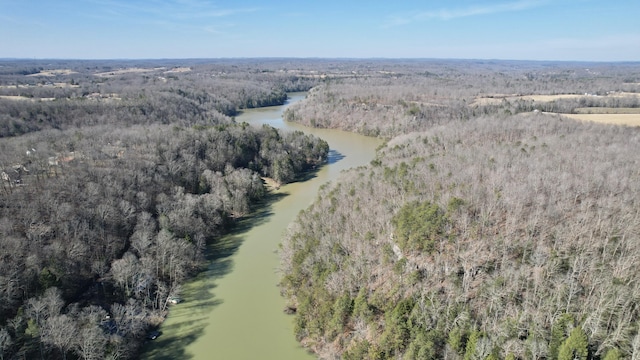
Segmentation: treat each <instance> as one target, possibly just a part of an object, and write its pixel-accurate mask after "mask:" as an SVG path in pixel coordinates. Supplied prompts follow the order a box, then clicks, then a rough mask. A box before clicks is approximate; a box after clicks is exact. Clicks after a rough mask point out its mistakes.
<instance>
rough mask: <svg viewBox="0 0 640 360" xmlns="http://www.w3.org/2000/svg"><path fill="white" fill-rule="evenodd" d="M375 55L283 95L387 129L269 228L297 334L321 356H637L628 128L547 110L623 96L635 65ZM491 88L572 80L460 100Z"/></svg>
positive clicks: (637, 233) (310, 118)
mask: <svg viewBox="0 0 640 360" xmlns="http://www.w3.org/2000/svg"><path fill="white" fill-rule="evenodd" d="M379 70H380V71H378V72H377V73H373V72H372V73H369V76H363V75H360V74H358V75H355V76H351V77H343V78H336V77H334V78H331V79H328V80H327V81H326V82H324V83H323V84H321V85H319V86H318V87H316V88H314V89H313V90H312V91H311V92H310V94H309V97H308V98H307V99H306V100H304V101H302V102H300V103H297V104H295V105H294V106H292V107H290V108H289V109H288V110H287V114H286V116H287V119H289V120H293V121H299V122H302V123H305V124H308V125H311V126H318V127H333V128H343V129H347V130H351V131H358V132H361V133H365V134H373V135H377V136H382V137H385V138H386V139H388V142H387V143H386V145H385V146H384V147H382V148H381V149H380V150H379V151H378V153H377V157H376V159H375V160H374V161H372V162H371V164H370V165H369V166H366V167H361V168H357V169H352V170H350V171H348V172H346V173H345V174H343V176H342V178H341V179H340V180H339V181H337V182H335V183H332V184H328V185H326V186H325V187H324V188H323V189H322V190H321V193H320V194H319V195H318V198H317V200H316V201H315V203H314V204H313V205H312V206H311V207H310V208H308V209H307V210H305V211H303V212H302V213H301V214H300V215H299V217H298V219H297V220H296V221H295V223H294V224H292V225H291V226H290V229H289V231H288V233H287V234H286V236H285V238H284V240H283V244H282V249H281V254H282V272H283V277H282V291H283V294H284V295H285V297H286V298H287V299H288V301H289V304H288V311H290V312H293V313H295V315H294V316H295V333H296V336H297V338H298V339H299V340H300V341H301V342H302V344H303V345H305V346H307V347H308V348H309V349H311V350H313V351H314V352H315V353H316V354H318V356H319V357H321V358H324V359H337V358H344V359H465V360H467V359H608V360H611V359H623V358H633V359H636V358H640V309H639V308H638V303H640V283H639V281H640V273H638V269H639V265H640V260H639V259H640V247H639V246H640V238H639V237H640V216H639V215H640V213H639V212H638V209H639V208H640V207H639V206H640V170H639V169H640V166H639V165H640V164H639V160H638V159H639V158H638V154H639V153H640V130H639V129H638V128H633V127H624V126H614V125H603V124H595V123H583V122H577V121H573V120H569V119H567V118H564V117H562V116H561V115H558V114H550V113H547V112H550V111H553V112H564V113H571V112H572V111H574V110H575V109H576V108H577V107H590V106H591V107H604V106H606V107H625V108H637V107H638V94H637V93H638V92H640V65H639V64H577V63H561V64H546V63H511V62H471V61H469V62H455V61H452V62H450V63H447V64H441V63H439V62H437V61H425V62H424V63H422V64H417V63H411V62H410V63H408V64H405V67H404V68H403V67H399V66H398V67H395V68H390V67H389V68H385V67H384V66H381V67H380V69H379ZM620 92H627V93H632V94H631V95H630V96H626V97H617V96H607V95H609V94H612V93H616V94H617V93H620ZM634 93H635V94H634ZM502 94H518V95H530V94H540V95H542V94H587V95H586V96H585V97H584V98H581V99H558V100H554V101H549V102H540V101H538V102H536V101H533V100H518V101H515V102H514V101H507V100H504V101H499V102H498V103H497V104H496V103H492V104H487V105H484V104H482V103H478V102H476V101H475V100H476V99H477V98H478V97H494V96H496V97H500V96H502Z"/></svg>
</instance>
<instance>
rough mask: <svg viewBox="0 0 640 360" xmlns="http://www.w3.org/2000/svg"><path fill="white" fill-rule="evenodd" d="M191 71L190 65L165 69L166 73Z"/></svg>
mask: <svg viewBox="0 0 640 360" xmlns="http://www.w3.org/2000/svg"><path fill="white" fill-rule="evenodd" d="M189 71H191V68H190V67H176V68H173V69H171V70H167V71H165V74H170V73H184V72H189Z"/></svg>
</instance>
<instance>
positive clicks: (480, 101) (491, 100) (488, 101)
mask: <svg viewBox="0 0 640 360" xmlns="http://www.w3.org/2000/svg"><path fill="white" fill-rule="evenodd" d="M633 96H637V97H640V94H638V93H631V92H612V93H610V94H608V95H605V96H600V95H584V94H557V95H504V94H496V95H487V96H479V97H477V98H476V99H475V100H474V101H473V103H472V105H478V106H486V105H499V104H500V103H501V102H502V101H504V100H507V101H516V100H526V101H537V102H551V101H556V100H563V99H582V98H593V97H616V98H621V97H633Z"/></svg>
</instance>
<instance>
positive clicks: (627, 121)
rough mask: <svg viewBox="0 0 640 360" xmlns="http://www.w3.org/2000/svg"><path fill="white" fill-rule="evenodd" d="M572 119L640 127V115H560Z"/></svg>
mask: <svg viewBox="0 0 640 360" xmlns="http://www.w3.org/2000/svg"><path fill="white" fill-rule="evenodd" d="M559 115H562V116H566V117H568V118H570V119H575V120H580V121H593V122H598V123H603V124H615V125H628V126H640V113H635V114H559Z"/></svg>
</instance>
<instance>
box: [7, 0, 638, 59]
mask: <svg viewBox="0 0 640 360" xmlns="http://www.w3.org/2000/svg"><path fill="white" fill-rule="evenodd" d="M6 57H18V58H67V59H70V58H73V59H78V58H79V59H114V58H115V59H122V58H128V59H139V58H147V59H148V58H229V57H332V58H333V57H340V58H371V57H382V58H462V59H520V60H585V61H640V1H638V0H607V1H605V0H600V1H596V0H504V1H500V0H497V1H489V0H453V1H417V0H406V1H403V0H387V1H376V0H370V1H349V0H339V1H338V0H323V1H313V0H307V1H302V0H299V1H290V0H283V1H277V2H276V1H269V2H264V1H256V0H235V1H231V0H220V1H208V0H150V1H138V0H86V1H66V0H0V58H6Z"/></svg>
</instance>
